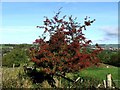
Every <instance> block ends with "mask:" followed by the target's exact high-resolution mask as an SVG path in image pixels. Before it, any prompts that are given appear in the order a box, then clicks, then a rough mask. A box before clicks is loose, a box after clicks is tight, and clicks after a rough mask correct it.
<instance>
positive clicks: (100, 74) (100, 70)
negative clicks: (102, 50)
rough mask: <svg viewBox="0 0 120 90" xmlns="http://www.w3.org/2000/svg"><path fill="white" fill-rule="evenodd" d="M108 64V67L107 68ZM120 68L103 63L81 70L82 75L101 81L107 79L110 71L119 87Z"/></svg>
mask: <svg viewBox="0 0 120 90" xmlns="http://www.w3.org/2000/svg"><path fill="white" fill-rule="evenodd" d="M107 66H108V68H107ZM119 70H120V68H118V67H114V66H110V65H105V64H101V65H100V67H91V68H87V69H85V70H82V71H81V72H80V76H82V77H86V76H87V77H93V78H95V79H98V80H100V81H103V80H106V75H107V74H108V73H110V74H111V75H112V79H113V80H114V83H115V84H116V86H117V87H120V81H119V80H120V78H119V75H118V73H119Z"/></svg>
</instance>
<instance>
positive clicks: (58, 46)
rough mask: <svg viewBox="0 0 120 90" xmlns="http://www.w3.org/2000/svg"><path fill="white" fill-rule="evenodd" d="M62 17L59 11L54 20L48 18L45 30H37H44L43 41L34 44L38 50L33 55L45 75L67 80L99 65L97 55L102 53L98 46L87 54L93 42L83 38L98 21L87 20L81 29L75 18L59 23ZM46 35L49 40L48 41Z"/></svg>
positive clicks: (35, 49)
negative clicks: (67, 75)
mask: <svg viewBox="0 0 120 90" xmlns="http://www.w3.org/2000/svg"><path fill="white" fill-rule="evenodd" d="M59 14H60V11H59V12H58V13H56V15H55V16H54V17H53V18H52V19H48V17H45V20H44V26H37V28H42V29H44V33H43V35H42V36H43V37H42V38H40V39H36V40H35V42H34V44H36V45H37V47H34V48H31V49H30V55H31V60H32V61H33V62H34V63H35V64H36V66H38V67H39V68H41V70H42V71H44V72H45V73H46V74H49V75H52V76H54V75H57V76H62V77H63V78H66V77H65V75H66V73H69V72H75V71H79V70H81V69H84V68H87V67H90V66H92V65H98V62H99V59H98V58H97V54H98V53H99V52H100V51H101V50H102V49H101V47H99V46H98V44H96V49H95V50H92V49H91V50H90V52H88V51H87V47H88V46H89V45H90V43H92V41H91V40H87V39H86V37H85V34H83V30H86V26H90V25H91V24H92V23H93V22H94V21H95V19H94V20H88V19H89V18H88V17H86V18H85V21H84V25H81V24H80V23H78V22H76V18H75V19H73V18H72V16H70V17H69V18H68V21H67V20H65V19H66V15H65V16H63V18H61V19H59ZM46 33H49V36H50V39H49V40H48V41H46V36H45V34H46ZM66 79H67V80H70V79H68V78H66Z"/></svg>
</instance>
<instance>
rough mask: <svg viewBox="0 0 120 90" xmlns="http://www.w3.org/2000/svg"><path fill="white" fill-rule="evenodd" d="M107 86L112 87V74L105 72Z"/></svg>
mask: <svg viewBox="0 0 120 90" xmlns="http://www.w3.org/2000/svg"><path fill="white" fill-rule="evenodd" d="M107 88H112V75H111V74H110V73H109V74H107Z"/></svg>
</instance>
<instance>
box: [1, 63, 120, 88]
mask: <svg viewBox="0 0 120 90" xmlns="http://www.w3.org/2000/svg"><path fill="white" fill-rule="evenodd" d="M106 66H108V65H106V64H101V65H100V67H90V68H87V69H84V70H81V71H80V72H79V73H78V74H79V76H80V77H83V78H86V77H90V78H94V79H95V80H100V81H101V82H103V80H106V75H107V74H108V73H111V74H112V78H113V80H119V76H118V69H119V70H120V68H117V67H114V66H110V65H109V68H106ZM19 72H23V68H22V67H15V68H14V69H13V68H5V67H3V81H10V80H11V79H10V78H13V80H14V78H17V75H18V73H19ZM67 76H68V77H70V78H71V79H75V78H74V74H73V73H72V74H71V73H69V74H68V75H67ZM15 80H19V78H17V79H15ZM20 82H21V80H20ZM23 82H24V83H26V80H23V81H22V82H21V83H23ZM114 82H115V84H116V86H117V87H120V85H119V84H118V81H114ZM7 83H8V82H7ZM119 83H120V82H119ZM15 85H16V84H15ZM27 85H31V83H30V81H29V83H28V82H27V84H26V86H27ZM18 86H19V85H18Z"/></svg>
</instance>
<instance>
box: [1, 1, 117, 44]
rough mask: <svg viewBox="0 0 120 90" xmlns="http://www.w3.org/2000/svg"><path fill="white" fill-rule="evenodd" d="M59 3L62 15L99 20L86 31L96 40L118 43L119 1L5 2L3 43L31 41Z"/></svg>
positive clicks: (97, 41)
mask: <svg viewBox="0 0 120 90" xmlns="http://www.w3.org/2000/svg"><path fill="white" fill-rule="evenodd" d="M60 7H63V8H62V10H61V11H62V12H61V14H60V15H61V16H63V15H67V16H70V15H73V17H77V21H78V22H81V23H83V20H84V18H85V17H86V16H90V17H91V19H96V21H95V22H94V23H93V24H92V25H91V26H90V27H87V30H86V31H85V32H84V33H85V34H86V37H87V39H90V40H92V41H93V44H95V43H99V44H102V43H104V44H115V43H118V3H117V2H102V3H100V2H84V3H83V2H56V3H55V2H46V3H45V2H44V3H43V2H16V3H15V2H3V3H2V30H0V33H1V34H2V40H0V43H32V42H34V40H35V39H37V38H39V37H38V36H41V35H42V32H43V30H41V29H38V28H36V26H37V25H43V20H44V18H43V17H44V16H48V18H52V17H53V16H54V15H55V13H54V12H57V11H58V9H59V8H60Z"/></svg>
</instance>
